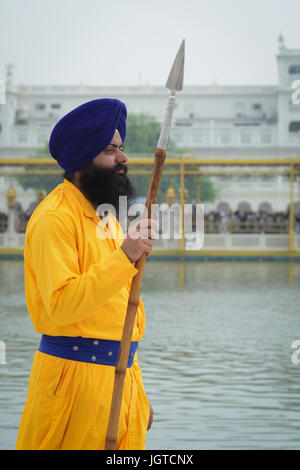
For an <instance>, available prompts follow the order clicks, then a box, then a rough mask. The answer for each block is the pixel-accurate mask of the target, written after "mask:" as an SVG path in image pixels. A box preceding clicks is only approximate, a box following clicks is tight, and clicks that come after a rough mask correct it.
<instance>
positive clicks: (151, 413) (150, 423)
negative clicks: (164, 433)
mask: <svg viewBox="0 0 300 470" xmlns="http://www.w3.org/2000/svg"><path fill="white" fill-rule="evenodd" d="M153 414H154V412H153V408H152V406H151V405H150V416H149V422H148V427H147V431H149V429H150V428H151V426H152V422H153Z"/></svg>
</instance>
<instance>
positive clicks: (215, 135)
mask: <svg viewBox="0 0 300 470" xmlns="http://www.w3.org/2000/svg"><path fill="white" fill-rule="evenodd" d="M276 58H277V66H278V77H277V84H275V85H274V84H273V85H255V86H247V85H245V86H244V85H243V86H236V85H235V86H224V85H218V84H213V85H207V86H185V87H184V90H183V92H181V93H180V95H178V99H177V102H176V108H175V112H174V120H173V127H172V131H171V138H172V139H173V141H174V142H175V143H176V144H177V145H178V146H179V147H180V148H183V149H185V151H186V152H187V153H188V154H190V155H193V156H194V157H199V158H287V157H290V156H291V155H295V154H298V155H300V49H289V48H287V47H286V46H285V42H284V39H283V37H282V36H281V35H280V36H279V39H278V53H277V56H276ZM12 78H13V77H12V68H11V67H8V69H7V77H6V83H5V88H6V104H2V105H0V158H20V157H28V156H30V155H33V154H34V153H35V151H36V149H37V148H39V147H41V146H43V145H44V144H45V141H47V140H48V139H49V135H50V133H51V130H52V128H53V126H54V125H55V123H56V122H57V121H58V120H59V119H60V118H61V117H62V116H63V115H64V114H66V113H67V112H68V111H70V110H71V109H73V108H74V107H76V106H78V105H80V104H82V103H84V102H86V101H88V100H92V99H95V98H102V97H112V98H118V99H121V100H122V101H124V102H125V103H126V106H127V109H128V113H145V114H148V115H151V116H154V117H157V119H162V118H163V116H164V110H165V106H166V99H167V96H168V90H167V89H166V88H164V87H163V86H161V87H152V86H127V87H121V86H120V87H117V86H114V87H101V86H98V87H91V86H83V85H82V86H81V85H78V86H76V85H74V86H56V85H49V86H37V85H34V86H30V85H21V84H19V85H18V84H14V83H13V79H12ZM274 82H275V83H276V77H274ZM243 185H244V183H242V186H241V185H240V184H239V182H235V183H233V182H232V181H231V182H230V181H228V183H226V184H225V185H224V184H223V186H222V191H221V200H222V201H225V202H228V204H229V205H230V206H231V207H232V209H233V210H235V209H236V204H237V203H238V200H241V198H242V200H243V201H244V200H248V199H249V197H248V196H249V188H246V187H245V185H244V186H243ZM268 185H269V183H268V184H267V185H262V187H261V190H259V191H258V192H257V191H256V192H255V195H254V194H253V196H254V199H253V201H252V208H253V209H254V210H257V208H258V206H259V203H260V202H262V201H267V202H269V203H270V204H271V206H272V208H273V209H274V210H285V209H286V205H287V203H288V200H289V188H288V181H287V180H285V181H283V180H282V178H281V177H277V178H274V179H273V183H272V184H271V186H270V187H269V189H268ZM243 188H244V189H243ZM266 189H267V191H266ZM243 191H244V192H245V197H244V196H243V194H242V192H243ZM250 191H251V189H250ZM247 197H248V199H247ZM245 198H246V199H245ZM219 202H220V201H219Z"/></svg>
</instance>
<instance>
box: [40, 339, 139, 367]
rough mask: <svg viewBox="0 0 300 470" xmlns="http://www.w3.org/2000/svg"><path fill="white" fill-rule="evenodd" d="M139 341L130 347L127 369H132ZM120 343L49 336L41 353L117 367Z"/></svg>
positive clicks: (41, 346)
mask: <svg viewBox="0 0 300 470" xmlns="http://www.w3.org/2000/svg"><path fill="white" fill-rule="evenodd" d="M138 344H139V343H138V341H136V342H132V343H131V345H130V352H129V359H128V364H127V367H131V366H132V364H133V360H134V355H135V353H136V350H137V348H138ZM119 349H120V341H112V340H107V339H97V338H82V337H81V336H75V337H73V336H48V335H42V339H41V343H40V347H39V351H41V352H43V353H45V354H50V356H56V357H61V358H62V359H70V360H71V361H79V362H90V363H91V364H102V365H105V366H116V364H117V360H118V355H119Z"/></svg>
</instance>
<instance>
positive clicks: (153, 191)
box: [105, 40, 185, 450]
mask: <svg viewBox="0 0 300 470" xmlns="http://www.w3.org/2000/svg"><path fill="white" fill-rule="evenodd" d="M184 52H185V40H183V41H182V44H181V46H180V48H179V49H178V52H177V55H176V57H175V60H174V63H173V66H172V68H171V71H170V74H169V77H168V80H167V83H166V88H168V90H170V91H171V94H170V96H169V100H168V106H167V109H166V114H165V119H164V122H163V126H162V129H161V133H160V136H159V139H158V144H157V148H156V151H155V157H154V164H153V170H152V177H151V181H150V184H149V188H148V194H147V199H146V204H145V213H144V215H143V218H149V219H151V205H152V204H155V203H156V199H157V194H158V190H159V184H160V180H161V176H162V170H163V166H164V162H165V159H166V155H167V145H168V140H169V135H170V129H171V124H172V116H173V110H174V107H175V94H176V92H178V91H181V90H182V89H183V74H184ZM147 214H149V217H148V215H147ZM145 261H146V254H145V253H144V254H143V255H142V256H141V257H140V258H139V259H138V260H137V261H136V263H135V267H136V269H137V270H138V272H137V274H136V275H135V276H134V278H133V280H132V283H131V289H130V293H129V299H128V306H127V313H126V317H125V322H124V327H123V333H122V339H121V343H120V350H119V356H118V360H117V364H116V368H115V381H114V388H113V394H112V401H111V408H110V416H109V422H108V428H107V432H106V441H105V450H114V449H115V448H116V444H117V435H118V426H119V418H120V410H121V403H122V396H123V388H124V379H125V374H126V371H127V363H128V358H129V351H130V343H131V338H132V331H133V326H134V321H135V316H136V311H137V308H138V305H139V299H140V291H141V286H142V280H143V274H144V267H145Z"/></svg>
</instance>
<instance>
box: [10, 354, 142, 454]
mask: <svg viewBox="0 0 300 470" xmlns="http://www.w3.org/2000/svg"><path fill="white" fill-rule="evenodd" d="M114 373H115V368H114V367H111V366H104V365H99V364H89V363H85V362H76V361H71V360H67V359H61V358H58V357H54V356H50V355H47V354H44V353H42V352H40V351H37V352H36V353H35V356H34V360H33V364H32V369H31V374H30V380H29V385H28V395H27V399H26V403H25V407H24V411H23V414H22V418H21V423H20V427H19V432H18V438H17V442H16V449H17V450H21V449H24V450H46V449H47V450H59V449H60V450H102V449H104V447H105V437H106V430H107V425H108V419H109V412H110V405H111V397H112V391H113V385H114ZM149 413H150V405H149V402H148V399H147V397H146V394H145V390H144V386H143V381H142V374H141V369H140V367H139V365H138V362H137V359H136V358H135V361H134V363H133V365H132V367H131V368H128V369H127V372H126V376H125V383H124V392H123V400H122V407H121V413H120V422H119V430H118V439H117V447H116V449H118V450H140V449H145V441H146V434H147V425H148V420H149Z"/></svg>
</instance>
